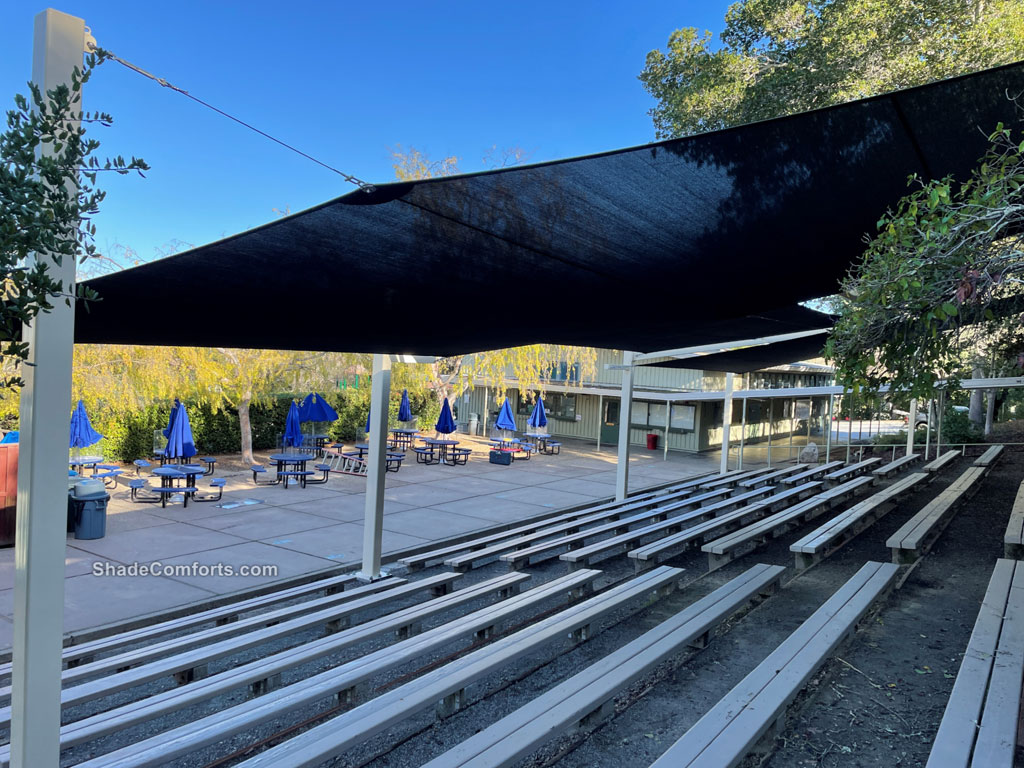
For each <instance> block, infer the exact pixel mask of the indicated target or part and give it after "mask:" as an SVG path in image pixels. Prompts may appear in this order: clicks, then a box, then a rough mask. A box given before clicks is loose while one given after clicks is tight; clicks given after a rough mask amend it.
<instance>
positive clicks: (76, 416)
mask: <svg viewBox="0 0 1024 768" xmlns="http://www.w3.org/2000/svg"><path fill="white" fill-rule="evenodd" d="M102 439H103V435H101V434H100V433H99V432H97V431H96V430H95V429H93V428H92V424H90V423H89V414H87V413H86V412H85V403H83V402H82V401H81V400H79V401H78V405H77V406H75V410H74V411H72V412H71V440H70V442H69V443H68V447H69V448H87V447H89V446H90V445H92V444H94V443H98V442H99V441H100V440H102Z"/></svg>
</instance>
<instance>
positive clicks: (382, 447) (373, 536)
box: [358, 354, 391, 581]
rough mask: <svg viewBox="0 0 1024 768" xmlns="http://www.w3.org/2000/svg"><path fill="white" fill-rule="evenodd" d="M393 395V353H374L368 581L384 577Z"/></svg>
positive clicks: (362, 576)
mask: <svg viewBox="0 0 1024 768" xmlns="http://www.w3.org/2000/svg"><path fill="white" fill-rule="evenodd" d="M390 394H391V356H390V355H379V354H377V355H374V356H373V380H372V381H371V382H370V450H369V452H368V453H367V455H366V460H367V461H368V462H370V466H369V468H368V472H367V476H366V507H365V514H364V517H363V569H362V570H361V571H360V572H359V574H358V576H359V578H360V579H362V580H364V581H373V580H374V579H379V578H380V554H381V539H382V537H383V528H384V477H385V474H386V471H387V464H386V461H387V448H388V445H387V437H388V399H389V396H390Z"/></svg>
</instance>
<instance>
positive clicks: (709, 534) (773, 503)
mask: <svg viewBox="0 0 1024 768" xmlns="http://www.w3.org/2000/svg"><path fill="white" fill-rule="evenodd" d="M821 486H822V482H821V481H820V480H816V481H814V482H811V483H804V484H803V485H798V486H796V487H795V488H788V489H786V490H784V491H780V492H779V493H776V494H773V495H771V496H769V497H768V498H767V499H763V500H762V501H758V502H755V503H753V504H749V505H747V506H745V507H741V508H739V509H737V510H735V511H733V512H729V513H727V514H724V515H720V516H718V517H715V518H713V519H711V520H708V521H707V522H704V523H698V524H697V525H694V526H691V527H689V528H687V529H686V530H684V531H680V532H679V533H676V534H673V535H671V536H666V537H665V538H663V539H658V540H657V541H654V542H651V543H650V544H646V545H644V546H642V547H637V548H636V549H633V550H630V551H629V552H628V553H627V555H628V557H630V558H631V559H632V560H633V565H634V567H635V569H636V571H637V572H638V573H639V572H640V571H643V570H645V569H647V568H650V567H651V566H652V565H657V564H658V563H660V562H662V561H663V560H665V559H667V558H669V557H673V556H675V555H678V554H679V553H681V552H683V551H685V550H687V549H689V548H690V547H691V546H692V545H693V544H695V543H703V542H705V541H707V540H709V539H711V538H718V537H720V536H722V535H723V534H726V533H729V532H731V531H734V530H736V529H737V528H741V527H743V526H744V525H746V524H748V523H750V522H752V521H754V520H758V519H760V518H762V517H765V516H766V515H770V514H774V513H776V512H778V511H780V510H782V509H785V508H786V507H788V506H790V505H791V504H793V503H795V502H799V501H802V500H803V499H805V498H807V497H810V496H813V495H814V494H815V493H816V492H817V491H818V490H819V489H820V488H821Z"/></svg>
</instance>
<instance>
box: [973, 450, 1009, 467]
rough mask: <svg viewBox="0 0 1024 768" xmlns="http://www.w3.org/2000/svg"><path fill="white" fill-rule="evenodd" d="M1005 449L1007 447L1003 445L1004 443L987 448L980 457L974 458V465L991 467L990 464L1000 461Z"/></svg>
mask: <svg viewBox="0 0 1024 768" xmlns="http://www.w3.org/2000/svg"><path fill="white" fill-rule="evenodd" d="M1005 449H1006V446H1003V445H993V446H992V447H991V448H989V449H987V450H986V451H985V452H984V453H983V454H981V456H979V457H978V458H976V459H975V460H974V466H976V467H990V466H992V465H993V464H995V463H996V462H997V461H999V459H1000V457H1001V456H1002V455H1003V451H1004V450H1005Z"/></svg>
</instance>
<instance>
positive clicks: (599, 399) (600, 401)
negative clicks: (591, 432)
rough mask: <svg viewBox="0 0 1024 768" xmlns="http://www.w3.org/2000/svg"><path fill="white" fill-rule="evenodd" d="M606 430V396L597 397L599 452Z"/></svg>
mask: <svg viewBox="0 0 1024 768" xmlns="http://www.w3.org/2000/svg"><path fill="white" fill-rule="evenodd" d="M603 428H604V395H603V394H600V395H598V396H597V450H598V451H600V450H601V430H602V429H603Z"/></svg>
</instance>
